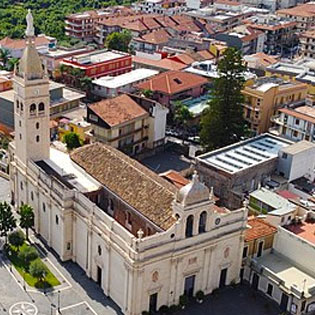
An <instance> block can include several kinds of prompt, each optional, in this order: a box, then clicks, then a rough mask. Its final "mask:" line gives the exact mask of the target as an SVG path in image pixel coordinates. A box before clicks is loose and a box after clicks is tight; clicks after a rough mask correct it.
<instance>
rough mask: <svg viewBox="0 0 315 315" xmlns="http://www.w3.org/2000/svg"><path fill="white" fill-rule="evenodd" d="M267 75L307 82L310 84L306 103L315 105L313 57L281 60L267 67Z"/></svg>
mask: <svg viewBox="0 0 315 315" xmlns="http://www.w3.org/2000/svg"><path fill="white" fill-rule="evenodd" d="M266 75H267V76H277V77H281V78H283V79H284V80H290V81H297V82H303V83H306V84H307V85H308V94H307V98H306V104H307V105H310V106H313V105H315V62H314V59H313V58H302V59H298V60H294V61H279V62H277V63H275V64H273V65H270V66H268V67H267V68H266Z"/></svg>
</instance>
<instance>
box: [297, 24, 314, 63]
mask: <svg viewBox="0 0 315 315" xmlns="http://www.w3.org/2000/svg"><path fill="white" fill-rule="evenodd" d="M299 39H300V43H301V50H300V52H301V54H302V56H303V57H309V58H315V29H313V30H307V31H306V32H304V33H302V34H300V36H299Z"/></svg>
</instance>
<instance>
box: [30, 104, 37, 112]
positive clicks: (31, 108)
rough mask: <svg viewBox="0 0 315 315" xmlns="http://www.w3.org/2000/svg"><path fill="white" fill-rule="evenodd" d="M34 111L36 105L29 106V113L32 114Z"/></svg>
mask: <svg viewBox="0 0 315 315" xmlns="http://www.w3.org/2000/svg"><path fill="white" fill-rule="evenodd" d="M35 111H36V105H35V104H34V103H33V104H31V106H30V113H34V112H35Z"/></svg>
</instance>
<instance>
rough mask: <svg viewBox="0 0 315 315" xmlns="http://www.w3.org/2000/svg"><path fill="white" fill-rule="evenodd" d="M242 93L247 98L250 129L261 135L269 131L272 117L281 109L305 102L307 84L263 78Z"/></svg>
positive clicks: (246, 106)
mask: <svg viewBox="0 0 315 315" xmlns="http://www.w3.org/2000/svg"><path fill="white" fill-rule="evenodd" d="M242 93H243V95H244V97H245V102H244V118H245V120H246V121H247V122H248V124H249V127H250V129H251V130H252V131H253V132H255V133H257V134H260V133H264V132H267V131H268V129H269V128H270V126H271V117H272V116H273V115H274V114H275V113H276V111H277V110H278V109H279V108H281V107H284V106H286V105H292V104H299V103H302V102H304V101H305V98H306V95H307V84H305V83H300V82H289V81H284V80H283V79H281V78H277V77H262V78H258V79H256V80H255V82H254V84H252V85H248V86H246V87H245V88H244V89H243V91H242Z"/></svg>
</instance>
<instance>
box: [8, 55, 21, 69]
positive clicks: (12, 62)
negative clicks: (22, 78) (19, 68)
mask: <svg viewBox="0 0 315 315" xmlns="http://www.w3.org/2000/svg"><path fill="white" fill-rule="evenodd" d="M18 62H19V59H18V58H10V59H9V60H8V63H7V67H6V69H7V70H8V71H13V70H14V67H15V65H16V64H17V63H18Z"/></svg>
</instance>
